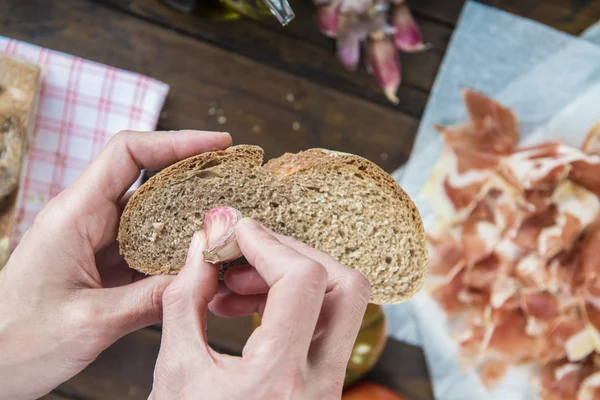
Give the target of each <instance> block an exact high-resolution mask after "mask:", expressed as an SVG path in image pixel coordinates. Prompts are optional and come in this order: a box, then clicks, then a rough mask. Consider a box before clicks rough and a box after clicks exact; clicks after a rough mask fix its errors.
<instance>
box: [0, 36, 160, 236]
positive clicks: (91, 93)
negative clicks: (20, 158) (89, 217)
mask: <svg viewBox="0 0 600 400" xmlns="http://www.w3.org/2000/svg"><path fill="white" fill-rule="evenodd" d="M0 52H3V53H6V54H9V55H12V56H15V57H19V58H22V59H25V60H28V61H30V62H33V63H35V64H38V65H39V66H40V67H41V68H42V74H43V81H42V87H41V93H40V99H39V107H38V112H37V115H36V123H35V139H34V142H33V143H32V146H31V148H30V153H29V157H28V161H27V160H26V162H25V164H24V168H23V174H22V177H21V187H20V193H19V197H18V200H17V212H16V216H15V217H16V219H15V225H14V228H13V235H12V248H14V247H15V246H16V245H17V243H18V242H19V240H20V238H21V237H22V235H23V234H24V233H25V231H26V230H27V229H29V227H30V226H31V224H32V223H33V220H34V218H35V216H36V215H37V213H38V212H39V211H40V210H41V209H42V208H43V207H44V205H45V204H46V203H47V202H48V201H49V200H50V199H52V198H53V197H54V196H56V195H57V194H58V193H60V192H61V191H62V190H63V189H65V188H66V187H67V186H68V185H69V184H70V183H71V182H73V181H74V180H75V179H76V178H77V177H78V176H79V175H80V174H81V173H82V171H83V170H84V169H85V168H86V167H87V166H88V165H89V164H90V162H91V161H92V159H94V157H96V156H97V155H98V153H99V152H100V150H102V148H103V147H104V145H105V144H106V143H107V142H108V140H109V139H110V138H111V136H113V135H114V134H115V133H117V132H118V131H120V130H124V129H131V130H136V131H151V130H154V129H155V128H156V123H157V120H158V117H159V115H160V111H161V109H162V106H163V104H164V101H165V98H166V96H167V93H168V91H169V86H168V85H167V84H165V83H162V82H159V81H156V80H154V79H151V78H149V77H147V76H143V75H139V74H135V73H132V72H129V71H123V70H120V69H117V68H113V67H110V66H107V65H103V64H98V63H95V62H92V61H88V60H84V59H81V58H78V57H74V56H71V55H68V54H64V53H60V52H57V51H53V50H48V49H45V48H41V47H38V46H34V45H31V44H28V43H24V42H20V41H16V40H13V39H8V38H5V37H2V36H0ZM136 184H139V182H138V183H136ZM134 186H135V185H134Z"/></svg>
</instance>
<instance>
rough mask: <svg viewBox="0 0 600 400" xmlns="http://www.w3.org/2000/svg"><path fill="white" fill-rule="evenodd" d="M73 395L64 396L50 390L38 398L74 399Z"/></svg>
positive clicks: (49, 399) (43, 399) (50, 399)
mask: <svg viewBox="0 0 600 400" xmlns="http://www.w3.org/2000/svg"><path fill="white" fill-rule="evenodd" d="M75 399H76V398H74V397H66V396H63V395H61V394H59V393H56V392H52V393H48V394H47V395H45V396H42V397H40V398H39V400H75Z"/></svg>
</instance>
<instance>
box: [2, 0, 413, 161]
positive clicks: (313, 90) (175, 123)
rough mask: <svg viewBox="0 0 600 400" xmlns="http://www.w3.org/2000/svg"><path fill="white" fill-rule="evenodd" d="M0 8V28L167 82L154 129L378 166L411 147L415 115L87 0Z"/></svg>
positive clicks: (13, 0)
mask: <svg viewBox="0 0 600 400" xmlns="http://www.w3.org/2000/svg"><path fill="white" fill-rule="evenodd" d="M0 15H2V16H3V17H1V19H0V34H3V35H6V36H9V37H14V38H17V39H22V40H25V41H28V42H33V43H35V44H39V45H42V46H46V47H49V48H53V49H56V50H60V51H66V52H69V53H72V54H75V55H78V56H81V57H85V58H89V59H92V60H96V61H100V62H103V63H108V64H111V65H114V66H116V67H121V68H125V69H129V70H133V71H137V72H141V73H144V74H148V75H150V76H153V77H156V78H158V79H160V80H162V81H164V82H167V83H169V84H170V85H171V89H172V91H171V95H170V96H169V100H168V102H167V105H166V108H165V113H164V118H163V119H162V120H161V126H162V127H164V128H168V129H181V128H196V129H212V130H227V131H229V132H231V133H232V134H233V136H234V140H235V142H236V143H254V144H258V145H261V146H263V148H265V150H266V153H267V158H269V157H273V156H278V155H280V154H281V153H283V152H285V151H298V150H301V149H306V148H309V147H325V148H332V149H336V150H341V151H346V152H351V153H356V154H359V155H362V156H365V157H367V158H369V159H371V160H373V161H374V162H376V163H378V164H379V165H380V166H382V167H383V168H384V169H386V170H388V171H391V170H393V169H395V168H396V167H398V166H400V165H401V164H402V163H403V162H404V161H405V160H406V158H407V157H408V155H409V152H410V148H411V146H412V141H413V139H414V134H415V131H416V129H417V124H418V121H417V119H415V118H412V117H410V116H407V115H405V114H402V113H400V112H398V111H396V110H393V109H389V108H385V107H381V106H378V105H376V104H374V103H372V102H369V101H365V100H361V99H358V98H355V97H351V96H347V95H344V94H343V93H341V92H339V91H337V90H332V89H329V88H324V87H322V86H320V85H317V84H315V83H314V82H312V81H310V80H309V79H305V78H302V77H297V76H294V75H292V74H290V73H287V72H284V71H281V70H278V69H275V68H272V67H267V66H264V65H261V64H259V63H258V62H256V61H253V60H250V59H248V58H245V57H242V56H239V55H234V54H231V53H228V52H226V51H225V50H223V49H220V48H217V47H214V46H211V45H209V44H205V43H200V42H198V41H197V40H194V39H192V38H189V37H185V36H183V35H180V34H178V33H176V32H173V31H172V30H170V29H164V28H161V27H158V26H156V25H153V24H150V23H147V22H144V21H141V20H138V19H134V18H131V17H129V16H127V15H126V14H124V13H121V12H118V11H116V10H113V9H109V8H107V7H104V6H102V5H100V4H98V3H95V2H92V1H85V0H83V1H79V0H64V1H59V2H45V1H42V0H37V1H29V2H21V1H19V0H9V1H4V2H2V3H1V4H0ZM117 43H118V45H116V44H117ZM288 99H289V100H291V101H288ZM211 109H213V110H212V111H215V110H216V114H215V115H209V112H211ZM219 113H223V115H219ZM219 116H220V117H222V118H218V117H219ZM219 120H220V121H221V122H223V124H221V123H219Z"/></svg>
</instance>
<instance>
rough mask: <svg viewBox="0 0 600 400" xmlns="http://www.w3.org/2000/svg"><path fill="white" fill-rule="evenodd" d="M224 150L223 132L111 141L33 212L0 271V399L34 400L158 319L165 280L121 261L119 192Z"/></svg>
mask: <svg viewBox="0 0 600 400" xmlns="http://www.w3.org/2000/svg"><path fill="white" fill-rule="evenodd" d="M230 145H231V137H230V136H229V135H228V134H226V133H209V132H194V131H181V132H154V133H141V132H140V133H134V132H122V133H119V134H118V135H116V136H115V137H114V138H113V139H112V140H111V141H110V142H109V143H108V145H107V146H106V148H105V149H104V150H103V151H102V153H101V154H100V155H99V156H98V158H96V159H95V160H94V161H93V163H92V164H91V165H90V166H89V167H88V168H87V169H86V171H85V172H84V173H83V174H82V175H81V177H80V178H79V179H77V180H76V182H74V183H73V184H72V185H71V186H69V187H68V188H67V189H66V190H65V191H63V192H62V193H60V194H59V195H58V196H57V197H56V198H55V199H53V200H52V201H50V203H49V204H48V205H47V206H46V207H45V208H44V209H43V210H42V211H41V212H40V214H39V215H38V216H37V218H36V219H35V222H34V224H33V226H32V228H31V229H30V230H29V231H28V232H27V233H26V234H25V236H24V237H23V239H22V241H21V243H20V244H19V246H18V247H17V248H16V249H15V251H14V253H13V255H12V256H11V258H10V260H9V261H8V263H7V265H6V266H5V268H4V269H3V270H2V271H1V272H0V355H1V356H0V399H11V400H15V399H30V398H37V397H39V396H41V395H43V394H45V393H47V392H49V391H50V390H52V389H53V388H54V387H56V386H58V385H59V384H60V383H62V382H64V381H66V380H67V379H69V378H70V377H72V376H73V375H75V374H77V373H78V372H79V371H81V370H82V369H83V368H85V367H86V366H87V365H88V364H89V363H91V362H92V361H93V360H94V359H95V358H96V357H97V356H98V354H100V352H101V351H102V350H104V349H105V348H107V347H108V346H110V345H111V344H112V343H113V342H114V341H116V340H117V339H119V338H120V337H122V336H123V335H125V334H127V333H129V332H132V331H134V330H137V329H139V328H141V327H144V326H147V325H151V324H155V323H158V322H160V321H161V312H162V305H161V301H162V293H163V291H164V289H165V288H166V287H167V285H168V284H169V283H170V282H171V281H172V280H173V277H171V276H153V277H149V278H146V279H142V278H143V275H141V274H139V273H137V272H135V271H133V270H132V269H130V268H128V267H127V264H126V263H125V261H124V260H123V258H122V257H121V256H120V255H119V251H118V244H117V242H116V235H117V228H118V224H119V218H120V216H121V212H122V210H123V207H124V205H125V202H126V200H127V198H128V197H127V196H126V195H125V192H126V191H127V189H128V188H129V187H130V186H131V185H132V184H133V183H134V182H135V180H136V179H137V178H138V176H139V173H140V170H141V169H142V168H146V169H159V168H162V167H165V166H167V165H169V164H172V163H174V162H176V161H179V160H181V159H184V158H187V157H190V156H193V155H196V154H199V153H201V152H205V151H210V150H217V149H223V148H226V147H228V146H230ZM124 195H125V196H124Z"/></svg>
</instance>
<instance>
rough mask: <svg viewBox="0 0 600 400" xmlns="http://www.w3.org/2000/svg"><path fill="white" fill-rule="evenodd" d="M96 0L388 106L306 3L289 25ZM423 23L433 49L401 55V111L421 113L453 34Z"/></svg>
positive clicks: (144, 1)
mask: <svg viewBox="0 0 600 400" xmlns="http://www.w3.org/2000/svg"><path fill="white" fill-rule="evenodd" d="M98 1H100V2H102V3H106V4H111V5H113V6H115V7H118V8H119V9H123V10H126V11H128V12H131V13H132V14H134V15H136V16H139V17H142V18H145V19H149V20H152V21H153V22H157V23H160V24H163V25H166V26H169V27H172V28H174V29H177V30H180V31H183V32H186V33H187V34H189V35H192V36H194V37H197V38H199V39H202V40H205V41H210V42H212V43H215V44H217V45H219V46H221V47H223V48H225V49H228V50H230V51H232V52H235V53H238V54H243V55H245V56H247V57H250V58H253V59H255V60H257V61H260V62H263V63H266V64H269V65H273V66H276V67H278V68H282V69H285V70H288V71H290V72H294V73H297V74H299V75H302V76H304V77H308V78H310V79H312V80H314V81H315V82H318V83H320V84H323V85H326V86H329V87H334V88H336V89H340V90H343V91H345V92H347V93H350V94H354V95H358V96H363V97H367V98H370V99H373V100H375V101H377V102H380V103H382V104H383V105H386V106H390V103H389V102H388V101H387V100H385V98H384V97H383V96H382V95H381V90H380V89H379V87H378V86H377V84H376V82H375V80H374V78H373V77H372V76H371V75H369V74H368V73H367V72H366V70H365V69H364V68H361V69H360V70H359V71H357V72H355V73H352V72H349V71H347V70H346V69H344V68H343V67H342V65H341V64H340V63H339V61H338V60H337V59H336V57H335V41H334V40H333V39H331V38H328V37H326V36H324V35H323V34H321V33H320V32H319V30H318V28H317V26H316V24H315V22H314V6H313V5H312V4H311V3H310V2H308V1H302V2H294V11H295V12H296V18H295V19H294V21H293V22H292V23H290V25H288V26H286V27H285V28H281V27H279V26H277V25H276V22H275V21H274V19H273V20H271V19H267V20H261V21H253V20H249V19H243V20H238V21H234V22H220V21H211V20H210V19H209V18H207V17H206V16H203V15H201V14H200V13H199V12H195V13H191V14H185V13H181V12H178V11H176V10H173V9H171V8H170V7H168V6H166V5H164V4H162V3H161V2H159V1H156V0H98ZM419 24H420V25H421V28H422V30H423V34H424V36H425V39H426V40H427V42H429V43H431V45H432V46H433V49H432V50H431V51H428V52H426V53H423V54H419V55H418V56H413V55H405V56H404V57H403V67H404V68H403V69H404V76H403V82H404V86H403V87H402V89H401V91H400V99H401V102H400V105H399V109H400V110H402V111H405V112H407V113H409V114H413V115H420V114H421V113H422V110H423V107H424V105H425V104H424V103H421V101H426V95H425V94H426V93H425V92H424V91H428V90H429V89H431V85H432V83H433V80H434V78H435V73H436V71H437V68H438V66H439V64H440V62H441V58H442V55H443V51H444V49H445V48H446V46H447V44H448V40H449V37H450V33H451V29H449V28H448V27H445V26H440V25H439V24H435V23H432V22H430V21H428V20H419ZM419 89H420V90H419Z"/></svg>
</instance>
